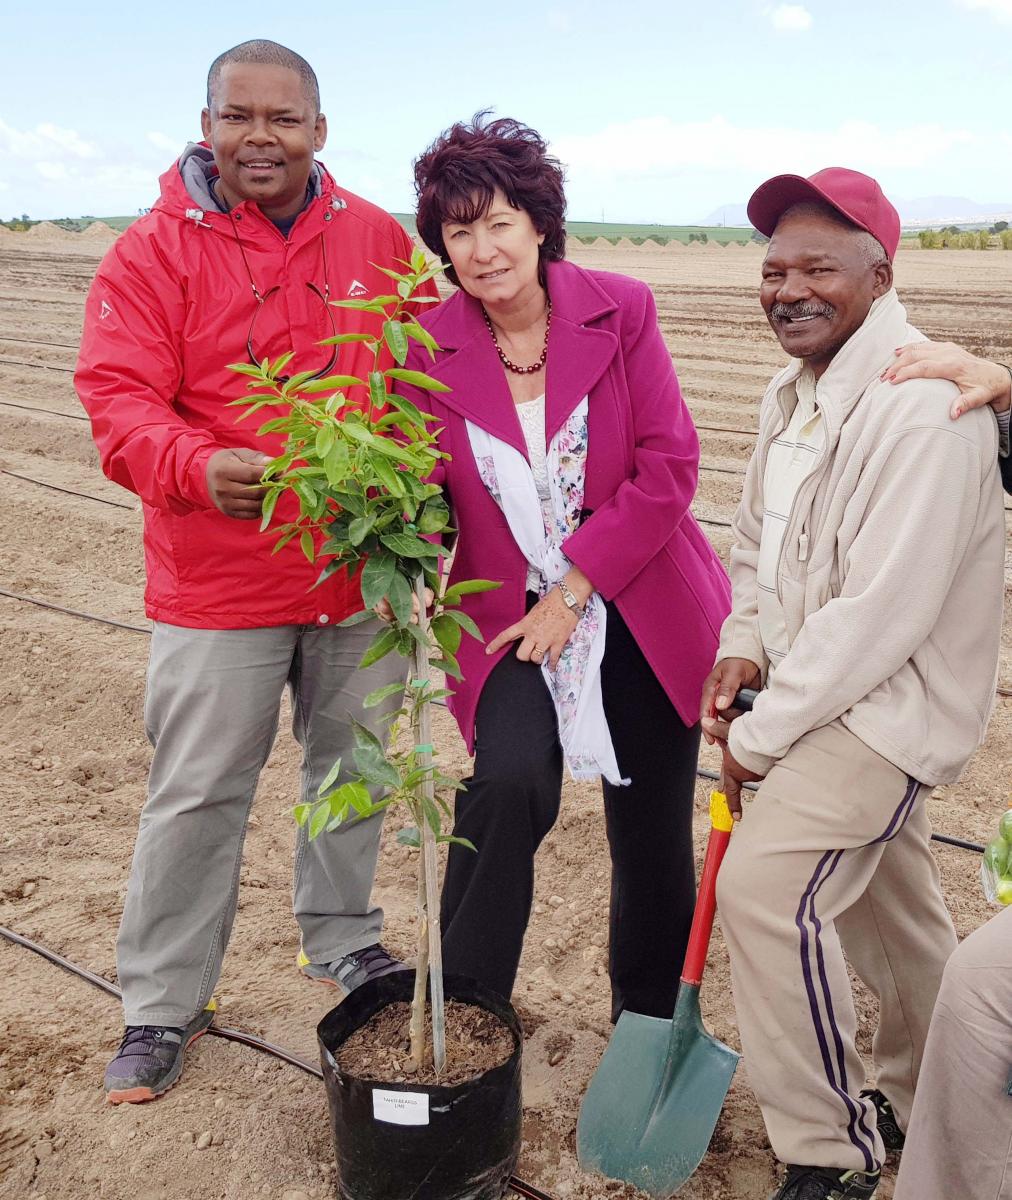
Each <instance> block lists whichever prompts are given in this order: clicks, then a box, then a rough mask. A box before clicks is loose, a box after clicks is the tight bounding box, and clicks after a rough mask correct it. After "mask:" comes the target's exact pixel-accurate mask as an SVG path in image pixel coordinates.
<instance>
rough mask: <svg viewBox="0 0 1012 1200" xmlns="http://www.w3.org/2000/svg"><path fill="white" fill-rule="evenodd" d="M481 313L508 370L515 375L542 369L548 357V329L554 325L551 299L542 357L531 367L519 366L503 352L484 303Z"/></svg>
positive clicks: (547, 313) (493, 343)
mask: <svg viewBox="0 0 1012 1200" xmlns="http://www.w3.org/2000/svg"><path fill="white" fill-rule="evenodd" d="M481 315H482V316H483V317H484V318H485V324H486V325H487V326H488V331H489V333H490V334H491V335H492V345H493V346H495V351H496V354H498V355H499V361H500V362H501V363H502V365H503V366H504V367H505V368H506V370H507V371H512V372H513V373H514V375H533V374H534V373H535V371H540V370H541V369H542V367H544V365H545V362H546V360H547V358H548V331H549V330H550V329H551V327H552V302H551V300H549V301H548V308H547V309H546V316H545V344H544V346H543V347H542V350H541V357H540V358H539V359H538V361H537V362H536V363H531V365H530V366H529V367H521V366H518V365H517V364H516V363H515V362H513V361H512V360H511V359H509V358H507V357H506V355H505V354H504V353H503V349H502V346H500V345H499V339H498V338H497V337H496V336H495V330H494V329H493V328H492V318H491V317H490V316H489V315H488V313H487V312H486V311H485V307H484V305H483V306H482V310H481Z"/></svg>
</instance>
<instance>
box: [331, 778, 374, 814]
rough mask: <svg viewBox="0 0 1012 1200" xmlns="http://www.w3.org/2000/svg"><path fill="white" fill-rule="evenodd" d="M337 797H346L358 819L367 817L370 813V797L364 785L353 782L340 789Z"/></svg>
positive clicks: (371, 806)
mask: <svg viewBox="0 0 1012 1200" xmlns="http://www.w3.org/2000/svg"><path fill="white" fill-rule="evenodd" d="M338 794H339V795H341V796H342V797H343V796H347V801H348V803H349V804H350V805H351V807H352V808H353V809H354V810H355V811H356V812H357V813H358V815H359V816H360V817H367V816H369V815H370V813H371V812H372V808H373V802H372V796H370V795H369V789H368V788H367V787H366V786H365V784H364V783H360V782H359V781H358V780H353V781H352V782H351V783H346V784H345V785H344V787H343V788H341V789H340V792H339V793H338Z"/></svg>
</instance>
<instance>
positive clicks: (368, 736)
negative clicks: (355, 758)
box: [351, 717, 386, 755]
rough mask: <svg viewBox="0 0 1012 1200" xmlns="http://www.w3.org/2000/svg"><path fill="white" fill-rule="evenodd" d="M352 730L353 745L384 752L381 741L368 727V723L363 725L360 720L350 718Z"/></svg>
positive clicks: (380, 752)
mask: <svg viewBox="0 0 1012 1200" xmlns="http://www.w3.org/2000/svg"><path fill="white" fill-rule="evenodd" d="M351 725H352V730H353V731H354V734H355V745H356V746H359V747H361V748H363V749H372V750H375V751H376V753H377V754H380V755H382V754H385V753H386V751H385V750H384V749H383V743H382V742H381V741H380V740H379V738H378V737H377V736H376V734H374V733H373V731H372V730H371V729H370V728H369V726H368V725H363V724H362V722H361V721H356V720H355V718H354V717H352V719H351Z"/></svg>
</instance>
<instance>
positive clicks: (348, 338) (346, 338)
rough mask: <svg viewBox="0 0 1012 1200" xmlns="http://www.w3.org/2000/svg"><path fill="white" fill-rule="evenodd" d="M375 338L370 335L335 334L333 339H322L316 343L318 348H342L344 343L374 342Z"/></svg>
mask: <svg viewBox="0 0 1012 1200" xmlns="http://www.w3.org/2000/svg"><path fill="white" fill-rule="evenodd" d="M374 341H376V338H375V337H374V336H373V334H371V333H335V334H334V336H333V337H329V338H324V339H323V341H322V342H317V343H316V344H317V345H318V346H343V345H345V343H346V342H374Z"/></svg>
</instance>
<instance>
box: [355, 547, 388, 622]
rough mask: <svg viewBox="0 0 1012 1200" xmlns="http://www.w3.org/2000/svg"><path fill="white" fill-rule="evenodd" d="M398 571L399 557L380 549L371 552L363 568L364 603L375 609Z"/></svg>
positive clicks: (367, 606)
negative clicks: (376, 551) (375, 552)
mask: <svg viewBox="0 0 1012 1200" xmlns="http://www.w3.org/2000/svg"><path fill="white" fill-rule="evenodd" d="M396 572H397V559H396V558H394V556H393V555H392V554H385V553H383V552H382V551H380V552H379V553H378V554H371V555H370V556H369V557H368V558H367V559H366V564H365V566H364V567H363V568H362V579H361V586H362V603H363V604H364V605H365V606H366V608H368V609H373V608H375V607H376V605H377V604H379V602H380V601H381V600H382V599H383V597H384V596H385V595H386V594H387V592H389V590H390V584H391V582H392V580H393V577H394V575H395V574H396Z"/></svg>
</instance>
